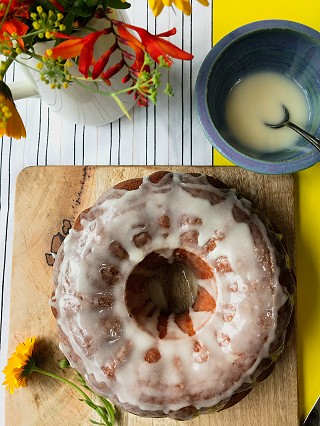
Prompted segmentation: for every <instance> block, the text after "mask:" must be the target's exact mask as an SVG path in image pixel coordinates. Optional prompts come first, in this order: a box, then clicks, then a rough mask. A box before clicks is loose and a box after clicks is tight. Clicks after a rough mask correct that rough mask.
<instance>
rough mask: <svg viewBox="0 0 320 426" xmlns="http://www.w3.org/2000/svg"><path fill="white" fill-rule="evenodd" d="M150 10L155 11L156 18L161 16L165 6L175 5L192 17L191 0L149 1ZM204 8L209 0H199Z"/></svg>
mask: <svg viewBox="0 0 320 426" xmlns="http://www.w3.org/2000/svg"><path fill="white" fill-rule="evenodd" d="M148 2H149V6H150V9H151V10H152V11H153V14H154V16H158V15H160V13H161V12H162V9H163V7H164V6H172V4H174V5H175V6H176V7H177V8H178V9H180V10H181V11H182V12H183V13H184V14H185V15H191V3H190V0H148ZM198 2H199V3H201V4H202V5H203V6H208V5H209V2H208V0H198Z"/></svg>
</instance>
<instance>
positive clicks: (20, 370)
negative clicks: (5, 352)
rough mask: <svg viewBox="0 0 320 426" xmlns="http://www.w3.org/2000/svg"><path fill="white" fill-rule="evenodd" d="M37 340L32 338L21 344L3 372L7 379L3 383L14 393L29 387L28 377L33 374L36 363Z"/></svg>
mask: <svg viewBox="0 0 320 426" xmlns="http://www.w3.org/2000/svg"><path fill="white" fill-rule="evenodd" d="M35 341H36V338H35V337H30V338H29V339H26V340H25V341H24V342H23V343H20V344H19V345H18V346H17V347H16V350H15V352H14V353H13V354H12V355H11V357H10V358H9V359H8V364H7V366H6V367H5V368H4V370H3V371H2V372H3V373H4V374H5V376H6V379H5V381H4V382H3V383H2V384H3V385H6V389H8V390H9V392H10V393H13V392H14V391H15V389H18V388H23V387H25V386H26V385H27V383H26V377H27V376H28V375H29V374H30V373H31V371H32V367H33V365H34V361H33V358H32V354H33V349H34V344H35Z"/></svg>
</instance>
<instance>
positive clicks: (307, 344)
mask: <svg viewBox="0 0 320 426" xmlns="http://www.w3.org/2000/svg"><path fill="white" fill-rule="evenodd" d="M213 7H214V10H213V12H214V15H213V16H214V25H213V28H214V33H213V42H214V43H216V42H217V41H219V40H220V39H221V38H222V37H223V36H224V35H225V34H227V33H228V32H230V31H232V30H233V29H235V28H237V27H239V26H241V25H244V24H247V23H249V22H252V21H257V20H261V19H288V20H292V21H297V22H300V23H302V24H305V25H308V26H310V27H313V28H314V29H316V30H318V31H319V30H320V1H318V0H301V1H299V2H297V1H296V0H292V1H289V0H269V1H268V2H262V1H259V0H243V1H239V0H214V4H213ZM319 99H320V93H319ZM319 121H320V117H319ZM214 164H215V165H229V164H230V163H229V162H228V161H227V160H226V159H224V158H223V157H222V156H221V155H220V154H219V153H217V152H215V153H214ZM294 176H295V184H296V253H297V257H296V265H297V279H298V289H297V317H298V376H299V377H298V381H299V412H300V415H301V417H302V418H305V416H306V415H307V414H308V412H309V410H310V409H311V408H312V406H313V404H314V402H315V400H316V398H317V397H318V396H319V394H320V164H317V165H315V166H313V167H312V168H310V169H308V170H305V171H302V172H299V173H296V174H295V175H294ZM270 408H271V409H272V407H270ZM279 426H281V425H279ZM288 426H290V425H288Z"/></svg>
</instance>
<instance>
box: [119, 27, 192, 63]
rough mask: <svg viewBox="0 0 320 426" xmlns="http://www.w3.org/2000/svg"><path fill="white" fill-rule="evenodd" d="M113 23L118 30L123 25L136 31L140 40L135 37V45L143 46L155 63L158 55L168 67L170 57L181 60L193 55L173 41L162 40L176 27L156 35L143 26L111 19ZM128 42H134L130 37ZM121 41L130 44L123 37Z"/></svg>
mask: <svg viewBox="0 0 320 426" xmlns="http://www.w3.org/2000/svg"><path fill="white" fill-rule="evenodd" d="M113 23H114V24H115V25H117V26H118V28H119V30H120V29H121V27H125V28H129V29H131V30H134V31H136V32H137V33H138V34H139V36H140V39H141V42H139V40H137V39H136V42H135V44H136V46H138V47H140V48H141V46H143V48H144V50H145V51H146V52H147V53H148V54H149V55H150V56H151V58H152V59H153V60H154V61H155V62H157V63H159V62H160V57H162V58H163V59H164V60H165V62H166V63H167V65H168V66H169V67H170V66H171V65H172V61H171V59H170V58H176V59H181V60H190V59H192V58H193V55H192V54H191V53H188V52H185V51H184V50H182V49H180V48H179V47H177V46H175V45H174V44H173V43H170V41H167V40H163V37H169V36H171V35H174V34H176V32H177V30H176V28H172V29H171V30H168V31H166V32H164V33H161V34H158V35H153V34H150V33H149V32H148V31H147V30H145V29H144V28H140V27H136V26H135V25H130V24H126V23H124V22H120V21H113ZM130 42H131V44H132V43H134V40H133V39H131V40H130ZM122 43H124V44H128V45H130V44H129V43H127V42H126V40H125V38H124V39H123V40H122Z"/></svg>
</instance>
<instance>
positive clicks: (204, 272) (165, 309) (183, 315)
mask: <svg viewBox="0 0 320 426" xmlns="http://www.w3.org/2000/svg"><path fill="white" fill-rule="evenodd" d="M167 254H168V253H166V255H167ZM209 269H210V268H209V266H208V265H206V264H205V262H204V261H203V260H202V259H200V258H199V257H198V256H196V255H194V254H193V253H189V252H186V251H185V250H180V249H177V250H173V251H172V255H171V256H170V257H169V259H167V258H166V257H164V256H161V255H160V254H159V253H156V252H152V253H150V254H149V255H147V256H146V257H145V258H144V259H143V261H142V262H140V263H139V264H138V265H137V266H136V267H135V268H134V269H133V271H132V273H131V274H130V276H129V278H128V281H127V286H126V305H127V309H128V312H129V314H130V316H132V317H134V318H135V320H136V321H137V323H138V324H139V326H140V327H141V328H143V329H145V330H148V331H149V332H150V333H151V334H158V335H159V337H160V338H164V337H166V336H167V326H168V321H169V317H170V318H172V320H173V321H174V322H175V324H176V325H177V326H178V327H179V328H180V330H182V331H183V332H184V333H186V334H188V335H193V334H194V333H195V331H194V327H193V322H192V319H191V317H190V315H189V310H190V308H191V310H192V311H193V312H194V313H196V312H210V313H212V312H213V311H214V309H215V300H214V298H213V297H212V296H211V295H210V294H209V293H208V292H207V291H206V290H205V289H204V288H203V287H201V286H200V285H198V282H197V280H198V279H199V278H210V277H212V272H210V273H211V276H208V275H210V274H209V272H208V271H209ZM210 271H211V270H210Z"/></svg>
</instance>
